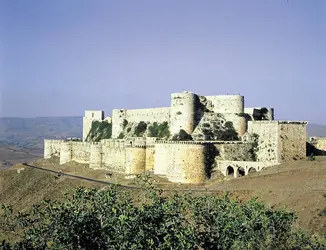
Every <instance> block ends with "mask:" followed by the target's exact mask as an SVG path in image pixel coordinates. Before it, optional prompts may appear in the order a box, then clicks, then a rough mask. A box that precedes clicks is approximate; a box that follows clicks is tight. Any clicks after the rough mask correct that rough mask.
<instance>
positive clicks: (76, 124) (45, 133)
mask: <svg viewBox="0 0 326 250" xmlns="http://www.w3.org/2000/svg"><path fill="white" fill-rule="evenodd" d="M81 136H82V117H36V118H6V117H2V118H0V145H1V146H16V147H21V148H30V149H43V140H44V139H55V138H61V137H63V138H66V137H81Z"/></svg>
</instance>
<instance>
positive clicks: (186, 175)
mask: <svg viewBox="0 0 326 250" xmlns="http://www.w3.org/2000/svg"><path fill="white" fill-rule="evenodd" d="M173 147H174V150H173V153H171V154H170V156H169V161H168V168H167V173H166V177H167V178H168V180H169V181H171V182H180V183H188V184H202V183H204V182H205V179H206V172H205V169H206V165H205V164H206V153H205V150H206V146H205V145H202V144H183V143H176V144H174V145H173ZM171 159H172V160H171Z"/></svg>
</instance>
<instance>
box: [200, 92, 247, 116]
mask: <svg viewBox="0 0 326 250" xmlns="http://www.w3.org/2000/svg"><path fill="white" fill-rule="evenodd" d="M205 97H206V98H207V100H209V101H211V102H212V105H213V111H214V112H215V113H221V114H237V113H243V112H244V97H243V96H241V95H217V96H205Z"/></svg>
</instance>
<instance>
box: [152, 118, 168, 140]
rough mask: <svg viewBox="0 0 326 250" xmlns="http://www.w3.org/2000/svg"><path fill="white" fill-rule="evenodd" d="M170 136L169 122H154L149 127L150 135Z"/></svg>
mask: <svg viewBox="0 0 326 250" xmlns="http://www.w3.org/2000/svg"><path fill="white" fill-rule="evenodd" d="M169 136H170V131H169V124H168V122H163V123H160V124H158V123H157V122H154V123H153V124H152V125H150V126H149V127H148V137H158V138H168V137H169Z"/></svg>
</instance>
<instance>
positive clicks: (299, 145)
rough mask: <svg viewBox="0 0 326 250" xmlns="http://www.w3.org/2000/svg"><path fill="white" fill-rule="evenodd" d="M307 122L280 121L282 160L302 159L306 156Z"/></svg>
mask: <svg viewBox="0 0 326 250" xmlns="http://www.w3.org/2000/svg"><path fill="white" fill-rule="evenodd" d="M306 124H307V123H305V122H300V123H299V122H298V123H296V122H284V123H279V133H278V134H279V143H280V159H281V161H293V160H302V159H304V158H305V157H306V141H307V133H306Z"/></svg>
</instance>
